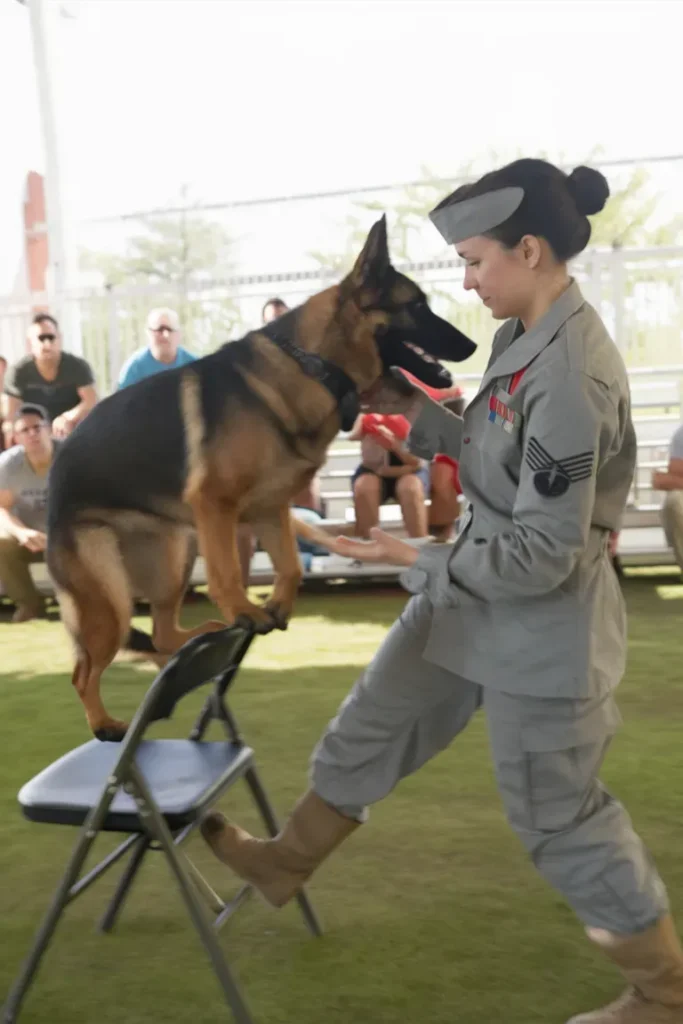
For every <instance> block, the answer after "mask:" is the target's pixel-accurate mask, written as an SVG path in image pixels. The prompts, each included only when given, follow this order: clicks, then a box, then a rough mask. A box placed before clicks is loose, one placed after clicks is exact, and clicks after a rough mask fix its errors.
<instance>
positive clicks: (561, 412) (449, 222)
mask: <svg viewBox="0 0 683 1024" xmlns="http://www.w3.org/2000/svg"><path fill="white" fill-rule="evenodd" d="M608 195H609V190H608V186H607V182H606V181H605V179H604V178H603V176H602V175H601V174H600V173H599V172H597V171H595V170H592V169H590V168H585V167H580V168H577V169H576V170H575V171H573V172H572V173H571V174H570V175H569V176H567V175H565V174H564V173H563V172H562V171H560V170H559V169H558V168H556V167H554V166H553V165H552V164H549V163H546V162H544V161H541V160H519V161H516V162H515V163H512V164H510V165H508V166H506V167H504V168H502V169H500V170H497V171H494V172H492V173H490V174H487V175H485V176H484V177H482V178H481V179H480V180H479V181H477V182H475V183H473V184H469V185H465V186H462V187H461V188H459V189H458V190H457V191H456V192H454V193H453V194H452V195H450V196H448V197H447V198H446V199H444V200H443V202H442V203H440V204H439V206H438V207H437V208H436V209H435V210H433V211H432V214H431V215H430V216H431V219H432V221H433V223H434V224H435V226H436V228H437V229H438V230H439V232H440V233H441V235H442V236H443V237H444V239H445V240H446V241H447V242H448V243H449V244H453V245H455V246H456V249H457V252H458V253H459V255H460V256H461V257H462V259H463V260H464V261H465V264H466V271H465V282H464V283H465V288H466V289H467V290H474V291H475V292H476V293H477V294H478V296H479V297H480V299H481V300H482V302H483V303H484V304H485V305H486V306H487V307H488V308H489V309H490V310H491V313H492V314H493V316H494V317H495V318H496V319H498V320H502V321H505V323H504V324H503V326H502V327H501V328H500V330H499V331H498V332H497V334H496V336H495V339H494V343H493V349H492V353H491V359H490V361H489V365H488V367H487V370H486V372H485V374H484V377H483V380H482V384H481V388H480V390H479V393H478V395H477V396H476V397H475V398H474V399H473V400H472V401H471V403H470V404H469V406H468V407H467V409H466V411H465V414H464V418H463V419H460V418H458V417H456V416H454V415H453V414H452V413H449V412H448V410H445V409H444V408H443V407H441V406H439V405H438V404H437V403H435V402H432V401H431V400H430V399H429V398H428V396H426V395H425V394H424V393H422V392H419V391H413V392H412V395H411V397H410V398H408V399H405V400H402V403H403V404H402V405H401V404H400V403H399V404H398V405H397V404H395V405H394V407H393V408H391V410H390V409H389V407H387V406H384V411H394V412H401V411H402V412H403V413H404V414H406V415H407V416H408V418H409V419H410V420H411V422H412V424H413V426H412V429H411V433H410V435H409V445H410V448H411V450H412V451H413V452H414V453H415V454H416V455H419V456H420V457H422V458H431V457H432V456H433V455H434V453H435V452H444V453H445V454H447V455H450V456H451V457H452V458H454V459H457V460H458V461H459V470H460V481H461V485H462V488H463V492H464V494H465V496H466V498H467V499H468V501H469V510H468V513H467V514H466V515H465V516H464V517H463V526H462V529H461V532H460V534H459V536H458V538H457V540H456V542H455V544H454V545H453V546H449V545H433V546H427V547H423V548H421V549H419V550H416V549H415V548H414V547H413V546H411V545H409V544H406V543H404V542H403V541H399V540H397V539H395V538H392V537H389V536H387V535H385V534H384V533H383V532H382V531H380V530H374V531H373V533H372V538H371V540H370V541H369V542H366V543H363V542H361V541H352V540H348V539H343V538H339V539H338V540H336V541H333V542H332V543H333V545H334V550H336V551H338V552H340V553H343V554H347V555H349V556H351V557H353V558H358V559H363V560H365V561H379V562H391V563H393V564H395V565H397V566H402V567H404V570H405V571H404V572H403V574H402V580H403V583H404V586H405V588H406V589H407V590H408V591H409V592H411V593H412V594H413V595H414V596H413V598H412V599H411V600H410V601H409V602H408V604H407V605H406V608H405V610H404V612H403V614H402V615H401V617H400V619H399V620H398V621H397V622H396V623H395V624H394V625H393V627H392V628H391V630H390V631H389V633H388V635H387V637H386V639H385V641H384V642H383V644H382V646H381V647H380V649H379V651H378V652H377V654H376V656H375V657H374V659H373V660H372V662H371V663H370V665H369V666H368V668H367V670H366V671H365V672H364V673H363V675H362V676H361V678H360V679H359V680H358V681H357V682H356V684H355V686H354V687H353V689H352V691H351V693H350V694H349V696H348V697H347V699H346V700H345V701H344V703H343V704H342V706H341V708H340V710H339V712H338V714H337V716H336V717H335V718H334V719H333V721H332V722H331V723H330V724H329V726H328V727H327V730H326V731H325V733H324V735H323V736H322V739H321V740H320V742H319V744H318V746H317V747H316V749H315V751H314V753H313V755H312V762H311V788H310V790H309V791H308V792H307V793H306V794H305V795H304V796H303V797H302V798H301V800H300V801H299V802H298V804H297V806H296V807H295V809H294V811H293V813H292V814H291V817H290V819H289V821H288V822H287V824H286V825H285V827H284V828H283V830H282V831H281V833H280V834H279V835H278V836H277V837H276V838H275V839H270V840H261V839H255V838H253V837H251V836H250V835H248V834H247V833H246V832H244V831H243V830H241V829H240V828H238V827H236V826H234V825H232V824H230V823H229V822H227V821H226V819H225V818H224V817H223V816H222V815H220V814H218V813H215V812H214V813H211V814H210V815H208V816H207V817H206V819H205V821H204V822H203V826H202V831H203V834H204V837H205V838H206V840H207V841H208V843H209V844H210V846H211V847H212V849H213V850H214V852H215V854H216V855H217V856H218V857H219V858H220V859H221V860H222V861H223V862H224V863H226V864H228V865H229V866H230V867H231V868H232V869H233V870H234V871H235V872H236V873H237V874H238V875H240V876H241V877H242V878H244V879H246V880H247V881H249V882H250V883H252V884H253V885H255V886H256V887H257V888H258V889H259V890H260V891H261V892H262V894H263V895H264V896H265V897H266V898H267V899H268V900H269V901H270V902H271V903H273V904H275V905H277V906H281V905H282V904H284V903H286V902H287V901H288V900H289V899H290V898H291V897H292V896H293V895H294V893H295V892H296V891H297V890H298V889H299V888H300V887H301V886H302V885H303V883H304V882H305V880H306V879H307V878H309V877H310V875H311V874H312V872H313V871H314V870H315V868H316V867H317V865H318V864H320V862H321V861H322V860H323V859H324V858H325V857H327V856H328V855H329V854H330V853H331V852H332V850H334V849H335V847H336V846H338V845H339V843H340V842H341V841H342V840H343V839H344V838H345V837H347V836H349V835H350V834H351V833H352V832H353V831H354V830H355V829H357V828H358V827H359V826H360V824H362V823H363V822H364V821H365V820H366V817H367V809H368V807H369V805H371V804H373V803H375V802H376V801H378V800H381V799H382V798H383V797H385V796H387V794H388V793H390V792H391V790H392V789H393V788H394V787H395V786H396V784H397V783H398V782H399V781H400V780H401V779H402V778H404V777H405V776H407V775H409V774H410V773H412V772H414V771H416V770H417V769H418V768H419V767H420V766H421V765H422V764H424V763H425V762H426V761H428V760H429V759H430V758H431V757H433V756H434V755H435V754H437V753H438V752H439V751H441V750H443V749H444V748H445V747H447V746H448V745H449V744H450V743H451V742H452V740H453V739H454V737H455V736H457V735H458V733H459V732H461V730H462V729H464V728H465V726H466V725H467V723H468V722H469V720H470V718H471V717H472V715H473V714H474V713H475V712H476V711H477V710H478V709H479V708H482V709H483V711H484V713H485V715H486V718H487V723H488V729H489V736H490V743H491V751H492V757H493V761H494V765H495V773H496V779H497V783H498V787H499V791H500V794H501V797H502V801H503V804H504V807H505V811H506V814H507V817H508V820H509V822H510V824H511V826H512V828H513V829H514V830H515V832H516V833H517V835H518V836H519V838H520V839H521V841H522V843H523V844H524V846H525V847H526V849H527V850H528V852H529V854H530V856H531V858H532V860H533V863H534V865H535V866H536V868H537V869H538V871H540V873H541V874H542V875H543V876H544V878H545V879H546V880H547V881H548V883H549V884H550V885H552V886H553V887H554V888H555V889H557V890H558V891H559V892H560V893H561V894H562V895H563V896H564V897H565V899H566V900H567V901H568V902H569V904H570V905H571V906H572V908H573V910H574V911H575V913H576V914H577V916H578V917H579V919H580V920H581V921H582V923H583V924H584V926H585V928H586V930H587V933H588V936H589V937H590V938H591V939H592V940H593V941H594V943H596V945H597V947H598V948H600V949H601V950H603V951H604V952H605V954H607V955H608V956H609V957H610V958H611V959H612V960H613V961H614V962H615V963H616V965H617V966H618V967H619V968H620V969H621V971H622V973H623V974H624V975H625V976H626V979H627V981H628V988H627V990H626V992H625V993H624V994H623V996H622V997H621V998H620V999H619V1000H618V1001H617V1002H616V1003H613V1004H612V1005H611V1006H610V1007H607V1008H605V1009H602V1010H597V1011H594V1012H592V1013H587V1014H583V1015H581V1016H579V1017H575V1018H573V1022H572V1024H674V1022H676V1024H681V1022H683V951H682V950H681V946H680V943H679V940H678V937H677V935H676V931H675V928H674V925H673V923H672V919H671V916H670V912H669V904H668V899H667V893H666V890H665V887H664V884H663V883H662V881H661V879H660V877H659V875H658V873H657V871H656V868H655V866H654V864H653V863H652V860H651V858H650V856H649V855H648V852H647V850H646V849H645V847H644V845H643V843H642V841H641V839H640V838H639V836H638V835H637V834H636V832H635V831H634V829H633V826H632V824H631V821H630V819H629V817H628V814H627V812H626V810H625V809H624V807H623V806H622V805H621V804H620V803H619V802H618V801H617V800H616V799H615V798H614V797H613V796H612V795H611V794H610V793H608V792H607V791H606V789H605V788H604V787H603V786H602V785H601V783H600V782H599V780H598V773H599V770H600V767H601V764H602V761H603V758H604V756H605V753H606V751H607V748H608V746H609V743H610V740H611V738H612V737H613V736H614V734H615V732H616V731H617V729H618V726H619V724H620V718H619V713H618V711H617V708H616V706H615V700H614V691H615V689H616V687H617V685H618V683H619V681H620V679H621V677H622V675H623V671H624V663H625V651H626V622H625V612H624V605H623V599H622V595H621V591H620V588H619V585H618V582H617V579H616V576H615V573H614V570H613V568H612V565H611V562H610V558H609V552H608V547H609V538H610V532H611V531H613V530H614V529H616V528H617V526H618V522H619V518H620V515H621V513H622V510H623V508H624V505H625V502H626V498H627V495H628V492H629V488H630V485H631V480H632V476H633V472H634V467H635V457H636V443H635V435H634V429H633V424H632V420H631V411H630V399H629V389H628V380H627V375H626V370H625V367H624V364H623V361H622V359H621V357H620V355H619V352H618V351H617V348H616V346H615V345H614V343H613V342H612V341H611V339H610V338H609V336H608V334H607V331H606V329H605V327H604V325H603V324H602V322H601V320H600V318H599V317H598V315H597V313H596V312H595V310H593V309H592V308H591V306H589V305H588V304H587V303H586V302H585V300H584V298H583V296H582V294H581V291H580V289H579V286H578V285H577V283H576V282H575V281H574V280H573V279H572V278H571V276H570V274H569V272H568V268H567V263H568V261H569V260H571V259H572V258H573V257H575V256H576V255H577V254H578V253H580V252H581V251H582V250H583V249H584V248H585V247H586V245H587V244H588V241H589V238H590V233H591V229H590V223H589V220H588V216H589V215H591V214H595V213H597V212H599V211H600V210H601V209H602V208H603V206H604V204H605V202H606V200H607V198H608ZM428 844H429V836H425V845H426V846H428Z"/></svg>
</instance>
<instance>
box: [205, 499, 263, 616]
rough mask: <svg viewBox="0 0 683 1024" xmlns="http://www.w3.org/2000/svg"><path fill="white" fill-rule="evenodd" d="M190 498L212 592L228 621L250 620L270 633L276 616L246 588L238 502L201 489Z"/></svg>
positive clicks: (210, 591) (210, 592)
mask: <svg viewBox="0 0 683 1024" xmlns="http://www.w3.org/2000/svg"><path fill="white" fill-rule="evenodd" d="M188 501H189V504H190V505H191V507H192V511H193V513H194V519H195V525H196V527H197V540H198V542H199V549H200V551H201V553H202V554H203V556H204V561H205V562H206V575H207V580H208V584H209V594H210V595H211V597H212V598H213V600H214V601H215V602H216V604H217V605H218V607H219V608H220V610H221V612H222V613H223V615H224V616H225V619H226V621H227V622H228V623H230V624H232V623H236V624H238V625H247V624H249V625H253V626H254V628H255V629H256V632H257V633H269V632H270V631H271V629H273V628H274V626H275V622H274V620H273V616H272V615H271V614H270V613H269V612H268V610H267V609H266V608H261V607H259V605H257V604H253V603H252V602H251V601H250V600H249V598H248V597H247V594H246V591H245V589H244V584H243V581H242V571H241V568H240V560H239V552H238V548H237V526H238V522H239V520H238V512H237V508H236V506H235V504H234V503H232V502H229V501H227V500H226V499H224V498H219V497H218V496H216V495H213V494H207V493H206V492H204V491H202V490H200V491H197V492H195V494H194V495H192V496H191V497H189V498H188Z"/></svg>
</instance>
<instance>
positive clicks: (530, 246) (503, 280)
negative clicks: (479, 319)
mask: <svg viewBox="0 0 683 1024" xmlns="http://www.w3.org/2000/svg"><path fill="white" fill-rule="evenodd" d="M457 253H458V256H460V258H461V259H463V260H464V261H465V282H464V285H465V290H466V291H475V292H476V293H477V295H478V296H479V298H480V299H481V301H482V302H483V303H484V305H485V306H487V307H488V309H490V310H491V314H492V316H493V317H494V319H496V320H508V319H511V318H513V317H523V315H524V313H525V311H526V310H528V309H529V306H530V303H531V299H532V295H533V290H534V287H535V274H534V269H535V268H537V267H538V261H539V258H540V247H539V240H538V239H536V238H533V237H532V236H525V237H524V238H523V239H522V240H521V241H520V243H519V244H518V245H516V246H515V248H514V249H506V248H505V247H504V246H502V245H501V244H500V242H496V241H494V240H493V239H492V238H485V237H484V236H483V235H476V236H475V237H474V238H468V239H467V240H466V241H464V242H460V243H458V246H457Z"/></svg>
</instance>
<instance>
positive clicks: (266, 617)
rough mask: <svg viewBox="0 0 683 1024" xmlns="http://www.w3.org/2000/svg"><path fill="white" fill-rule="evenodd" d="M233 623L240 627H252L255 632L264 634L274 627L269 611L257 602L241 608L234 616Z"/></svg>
mask: <svg viewBox="0 0 683 1024" xmlns="http://www.w3.org/2000/svg"><path fill="white" fill-rule="evenodd" d="M234 624H235V625H236V626H239V627H240V628H241V629H253V630H254V632H255V633H259V634H260V635H262V636H263V635H265V634H266V633H270V632H272V630H274V629H275V625H276V624H275V620H274V618H273V616H272V615H271V614H270V612H269V611H268V610H267V609H266V608H265V607H264V608H260V607H259V606H258V605H257V604H250V605H249V607H248V608H242V609H241V610H240V611H239V612H238V613H237V615H235V618H234Z"/></svg>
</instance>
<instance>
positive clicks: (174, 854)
mask: <svg viewBox="0 0 683 1024" xmlns="http://www.w3.org/2000/svg"><path fill="white" fill-rule="evenodd" d="M129 772H130V779H131V783H132V787H133V789H134V790H135V796H136V798H137V803H138V807H139V810H140V816H141V818H142V820H143V822H144V823H145V825H146V826H147V828H148V830H149V832H150V834H151V836H153V838H154V839H157V840H158V841H159V843H160V844H161V848H162V849H163V851H164V853H165V854H166V857H167V859H168V862H169V865H170V867H171V870H172V872H173V874H174V875H175V878H176V881H177V883H178V887H179V889H180V892H181V895H182V897H183V900H184V901H185V905H186V907H187V910H188V913H189V915H190V918H191V920H192V923H193V924H194V926H195V928H196V929H197V931H198V932H199V937H200V939H201V940H202V943H203V944H204V948H205V949H206V951H207V953H208V954H209V957H210V959H211V963H212V964H213V969H214V971H215V973H216V976H217V978H218V980H219V981H220V983H221V987H222V989H223V993H224V995H225V999H226V1002H227V1003H228V1006H229V1007H230V1009H231V1010H232V1013H233V1015H234V1017H235V1020H236V1021H237V1024H254V1019H253V1017H252V1016H251V1014H250V1013H249V1010H248V1009H247V1005H246V1003H245V1001H244V999H243V997H242V993H241V992H240V989H239V986H238V985H237V982H236V981H235V979H234V978H233V976H232V972H231V970H230V968H229V967H228V963H227V961H226V959H225V957H224V955H223V950H222V949H221V946H220V943H219V941H218V938H217V936H216V933H215V931H214V929H213V927H212V925H211V922H210V921H209V919H208V916H207V913H206V911H205V909H204V907H203V905H202V902H201V900H200V898H199V895H198V893H197V890H196V889H195V886H194V883H193V882H192V881H191V879H190V878H189V877H188V875H187V874H186V873H185V871H184V869H183V864H182V861H181V859H180V856H179V852H178V850H177V848H176V845H175V843H174V841H173V836H172V835H171V832H170V831H169V828H168V825H167V824H166V821H165V819H164V816H163V815H162V814H161V812H160V811H159V809H158V807H157V806H156V804H155V803H154V800H153V799H152V795H151V793H150V791H149V789H148V787H147V783H146V781H145V779H144V776H143V775H142V774H141V773H140V771H139V770H138V768H137V767H136V766H135V765H131V767H130V769H129Z"/></svg>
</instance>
